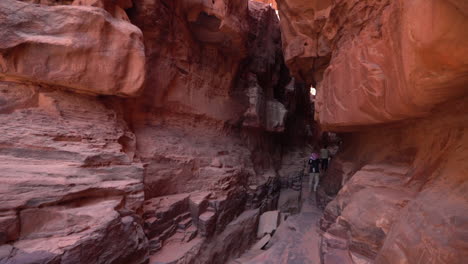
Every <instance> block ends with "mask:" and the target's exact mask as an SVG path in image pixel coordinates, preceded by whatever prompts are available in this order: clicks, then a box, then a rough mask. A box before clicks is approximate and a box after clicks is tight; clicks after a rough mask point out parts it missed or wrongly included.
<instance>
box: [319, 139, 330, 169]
mask: <svg viewBox="0 0 468 264" xmlns="http://www.w3.org/2000/svg"><path fill="white" fill-rule="evenodd" d="M329 158H330V151H328V148H327V145H324V146H323V148H322V149H320V159H321V163H322V171H324V172H325V171H327V169H328V159H329Z"/></svg>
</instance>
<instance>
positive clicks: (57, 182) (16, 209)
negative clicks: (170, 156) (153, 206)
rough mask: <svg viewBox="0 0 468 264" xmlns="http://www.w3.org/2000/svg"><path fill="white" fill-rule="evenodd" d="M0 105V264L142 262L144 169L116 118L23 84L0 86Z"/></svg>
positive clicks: (95, 105) (89, 101)
mask: <svg viewBox="0 0 468 264" xmlns="http://www.w3.org/2000/svg"><path fill="white" fill-rule="evenodd" d="M0 98H1V100H0V101H1V102H2V110H1V113H0V119H1V123H2V126H1V128H0V129H1V134H2V136H1V143H0V156H1V159H0V160H1V161H0V168H1V171H2V173H1V174H0V180H1V182H2V184H1V186H2V187H1V188H0V193H1V195H0V197H1V202H0V204H1V206H0V207H1V208H0V212H1V213H0V214H1V217H0V219H1V222H2V228H1V231H0V238H1V239H0V243H1V244H2V245H1V246H0V247H1V248H2V255H1V256H0V262H1V263H67V262H75V263H78V262H89V263H113V262H115V261H116V260H123V259H126V260H127V261H128V262H129V263H136V262H139V261H144V259H145V256H146V254H145V253H146V251H147V245H146V243H147V242H146V237H145V236H144V233H143V229H142V227H141V225H140V224H139V220H138V219H139V217H138V216H137V215H135V213H134V210H136V209H137V208H139V207H141V205H142V203H143V199H144V194H143V167H142V166H141V164H135V163H133V154H132V152H131V149H132V144H133V149H134V144H135V142H134V136H133V133H131V132H130V131H129V130H128V127H127V126H126V124H125V123H124V122H123V120H122V119H121V118H120V117H118V115H117V113H116V112H115V111H114V110H111V109H108V108H106V106H105V105H104V104H103V102H102V101H100V100H99V99H96V98H93V97H88V96H84V95H77V94H73V93H69V92H64V91H59V90H52V89H51V90H47V89H42V88H40V87H38V86H37V85H32V84H19V83H13V82H1V83H0ZM3 102H6V103H5V104H4V103H3ZM123 138H127V139H128V140H127V143H126V144H125V145H122V143H121V142H122V139H123ZM124 150H129V151H128V152H127V153H126V152H124ZM122 237H127V238H131V239H126V240H122V239H121V238H122ZM97 241H99V242H97ZM5 243H8V244H5ZM82 248H87V249H86V250H82Z"/></svg>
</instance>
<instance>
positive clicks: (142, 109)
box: [0, 0, 309, 263]
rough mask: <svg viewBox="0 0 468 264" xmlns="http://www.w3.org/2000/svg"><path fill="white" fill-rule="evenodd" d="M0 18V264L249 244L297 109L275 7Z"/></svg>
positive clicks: (46, 9) (270, 201)
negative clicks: (285, 134)
mask: <svg viewBox="0 0 468 264" xmlns="http://www.w3.org/2000/svg"><path fill="white" fill-rule="evenodd" d="M0 21H1V23H0V28H1V29H2V30H1V32H2V33H0V34H2V40H1V41H0V81H1V82H0V96H1V97H0V102H1V104H0V118H1V119H2V121H1V124H2V125H1V126H0V129H1V130H2V136H1V137H0V140H1V143H0V155H1V159H0V160H1V162H0V166H1V171H2V172H1V173H0V180H1V185H2V187H1V188H0V193H1V195H0V197H1V198H0V199H1V201H0V204H1V209H0V263H146V262H148V261H150V262H151V263H156V262H160V261H166V262H167V261H169V262H171V261H179V262H183V263H224V262H226V261H227V260H228V259H230V258H231V257H234V256H237V255H238V254H239V253H241V252H242V251H243V250H244V249H246V248H247V247H248V246H249V245H250V244H251V243H252V242H253V239H254V237H253V236H252V234H255V229H256V224H257V221H258V216H259V214H260V213H261V212H263V211H265V210H267V209H269V208H273V207H275V206H276V201H277V198H278V180H277V176H278V172H277V171H278V169H279V164H280V160H281V155H282V152H283V150H282V146H281V144H280V142H281V141H283V140H287V138H284V139H282V140H281V141H276V139H277V138H282V136H281V133H282V132H284V131H286V130H288V125H287V120H288V118H290V117H291V115H293V114H294V113H295V112H300V111H301V108H308V107H309V106H308V104H309V103H308V101H304V100H302V101H301V100H299V99H302V98H303V97H302V95H303V94H304V93H307V92H308V91H307V90H306V89H304V87H299V86H298V87H297V88H295V86H294V83H291V84H290V85H289V88H288V89H285V87H286V85H287V84H288V83H290V77H289V74H288V71H287V69H286V67H285V65H284V64H283V57H282V50H281V41H280V31H279V24H278V19H277V16H276V14H275V12H274V10H273V9H272V8H270V7H269V6H268V5H265V4H261V3H256V2H249V1H244V0H233V1H227V0H217V1H185V0H179V1H159V0H155V1H133V3H132V1H104V0H103V1H100V0H96V1H83V0H76V1H13V0H8V1H2V3H0ZM129 97H131V98H129ZM297 101H301V103H300V104H299V105H298V103H297ZM300 118H303V117H300ZM300 118H297V117H296V118H295V119H297V120H298V119H300ZM304 120H305V119H303V120H302V121H299V123H301V122H302V123H304ZM288 131H289V130H288ZM288 133H290V134H294V132H288ZM221 242H222V243H221Z"/></svg>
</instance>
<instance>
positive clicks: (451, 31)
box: [277, 0, 468, 263]
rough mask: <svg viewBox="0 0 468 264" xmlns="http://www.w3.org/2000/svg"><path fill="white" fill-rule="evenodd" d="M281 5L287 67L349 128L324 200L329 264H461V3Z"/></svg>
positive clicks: (467, 201) (292, 0) (337, 124)
mask: <svg viewBox="0 0 468 264" xmlns="http://www.w3.org/2000/svg"><path fill="white" fill-rule="evenodd" d="M277 2H278V9H279V13H280V18H281V30H282V36H283V39H282V40H283V49H284V56H285V62H286V64H287V65H288V66H289V68H290V70H291V73H292V74H293V75H294V76H295V77H296V78H298V79H299V78H300V79H302V80H304V81H306V82H307V83H309V84H311V85H314V87H316V88H317V90H318V92H317V99H316V103H315V109H316V113H315V116H316V119H317V120H318V122H319V123H320V125H321V127H322V128H323V129H324V130H326V131H335V132H343V133H342V134H341V137H342V138H343V142H344V143H343V146H342V151H341V152H340V153H339V154H338V156H337V157H336V158H335V159H334V160H332V164H331V168H330V171H329V172H328V173H327V175H326V176H325V178H324V179H323V181H322V186H321V188H320V190H319V192H318V194H317V198H318V199H319V201H320V202H321V204H322V206H323V207H325V212H324V217H323V219H322V222H321V228H322V230H323V231H324V232H325V233H324V236H323V241H322V254H323V256H322V258H323V259H322V260H323V262H324V263H368V262H372V263H464V262H465V259H466V258H467V257H468V248H467V245H466V241H467V240H466V235H465V234H466V231H467V226H466V223H467V222H468V218H467V217H468V214H467V213H466V212H467V208H468V196H467V188H468V185H467V173H468V167H467V165H468V163H467V162H466V160H467V151H468V141H467V137H466V134H467V126H468V119H467V115H466V113H467V110H468V109H467V107H466V106H467V105H468V100H467V96H468V48H467V47H468V36H467V35H466V33H464V32H465V28H466V26H467V25H468V17H467V12H468V6H467V5H466V3H465V2H464V1H439V0H431V1H418V0H412V1H301V0H279V1H277ZM335 196H336V197H335Z"/></svg>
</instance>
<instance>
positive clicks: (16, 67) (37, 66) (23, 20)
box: [0, 0, 145, 97]
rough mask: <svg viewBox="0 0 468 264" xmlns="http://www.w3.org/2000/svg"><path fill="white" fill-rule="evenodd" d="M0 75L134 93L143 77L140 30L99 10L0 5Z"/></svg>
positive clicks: (83, 89)
mask: <svg viewBox="0 0 468 264" xmlns="http://www.w3.org/2000/svg"><path fill="white" fill-rule="evenodd" d="M0 18H1V20H2V23H1V24H0V27H1V30H0V32H1V33H0V34H1V35H0V38H1V39H2V41H0V78H2V79H5V78H9V79H21V80H24V81H30V82H36V83H37V82H40V83H44V84H50V85H56V86H62V87H64V88H67V89H72V90H75V91H80V92H86V93H93V94H104V95H118V96H125V97H127V96H135V95H138V93H139V92H140V91H141V88H142V85H143V82H144V80H145V53H144V46H143V42H142V34H141V30H140V29H138V28H137V27H135V26H134V25H132V24H130V23H129V22H126V21H124V20H120V19H115V18H113V17H112V16H110V15H109V13H107V12H106V11H104V10H103V9H101V8H94V7H77V6H69V5H57V6H47V5H32V4H27V3H22V2H18V1H13V0H5V1H2V2H1V3H0Z"/></svg>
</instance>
